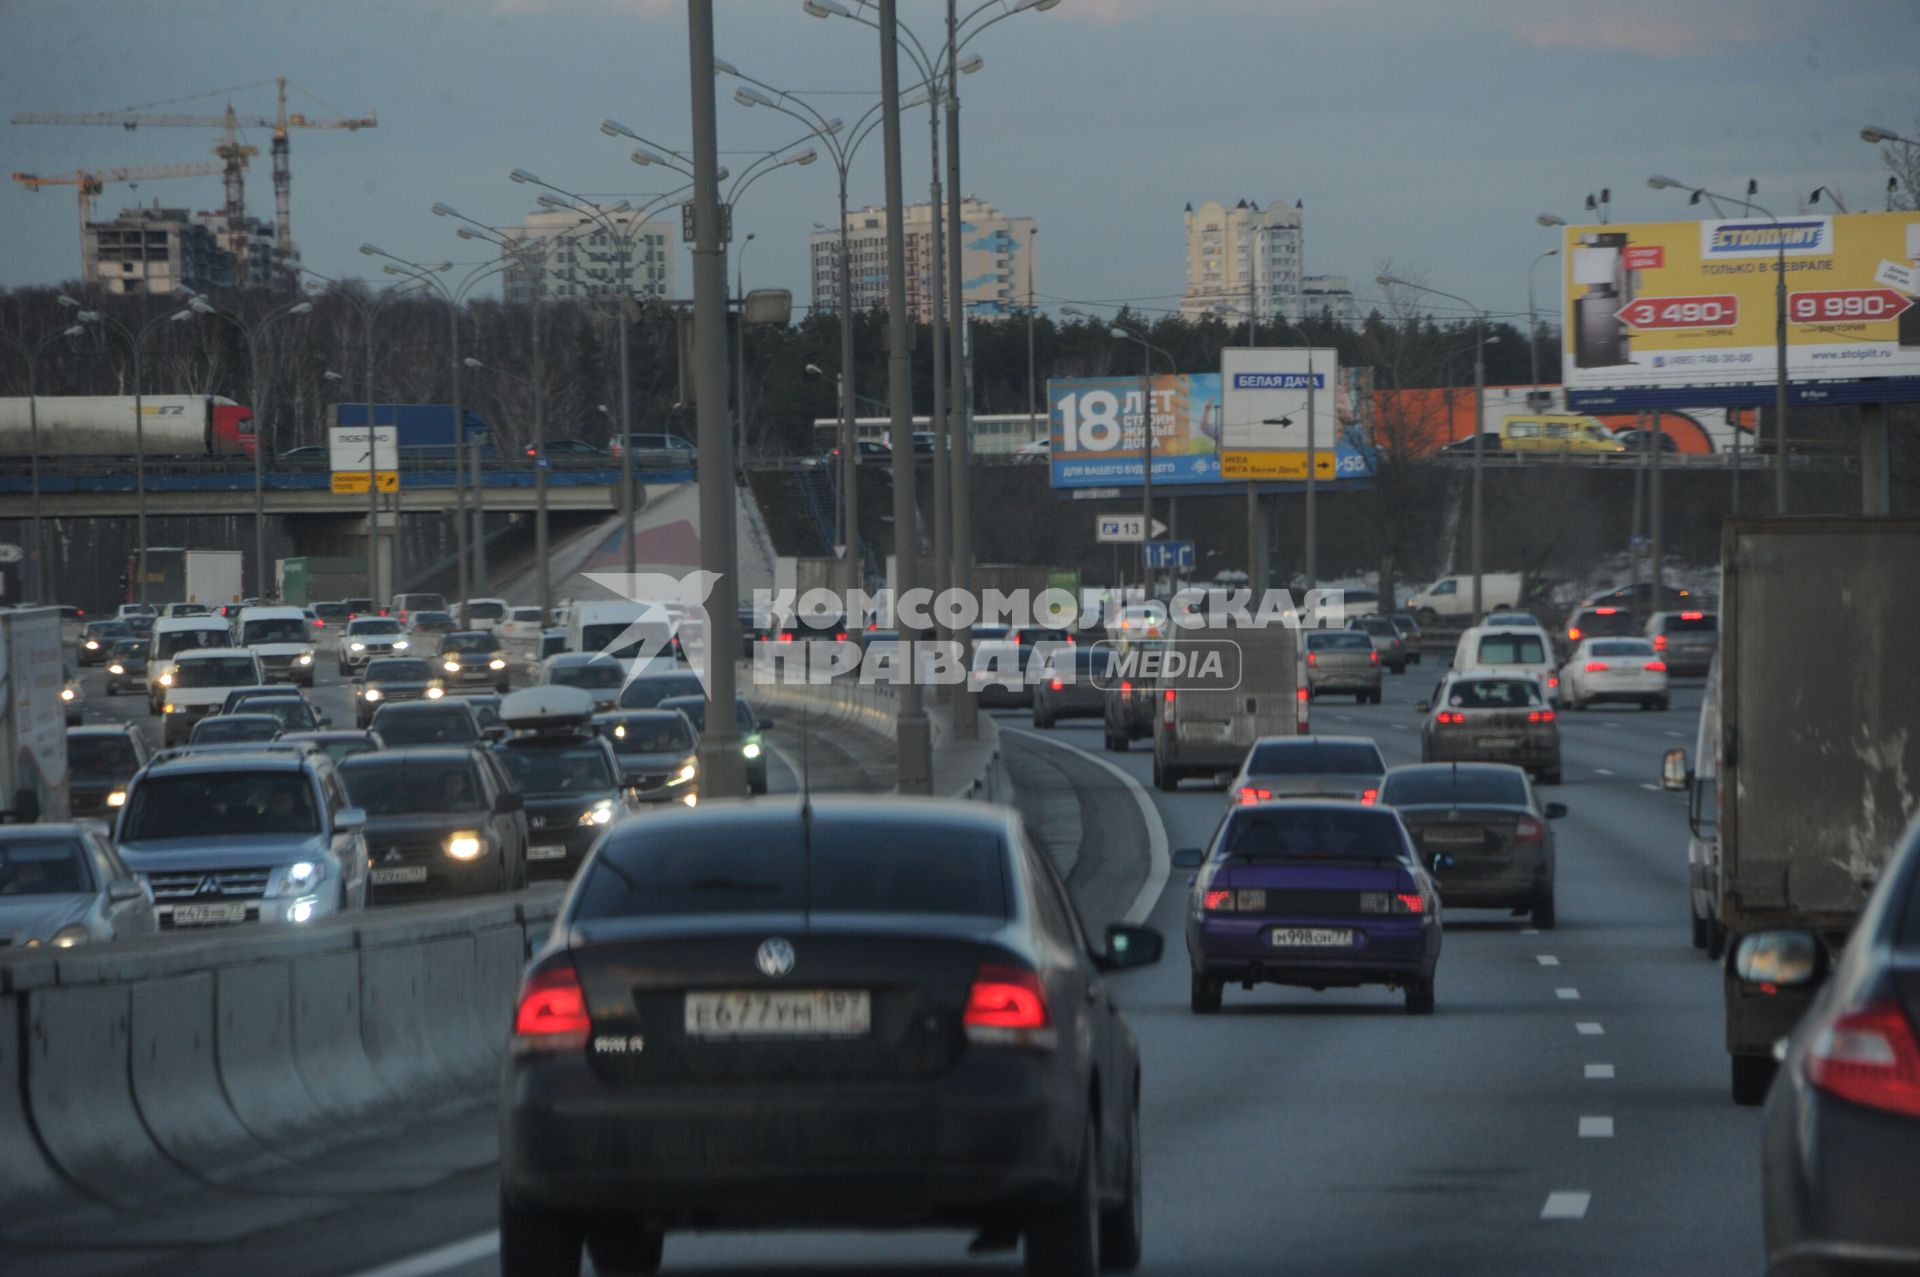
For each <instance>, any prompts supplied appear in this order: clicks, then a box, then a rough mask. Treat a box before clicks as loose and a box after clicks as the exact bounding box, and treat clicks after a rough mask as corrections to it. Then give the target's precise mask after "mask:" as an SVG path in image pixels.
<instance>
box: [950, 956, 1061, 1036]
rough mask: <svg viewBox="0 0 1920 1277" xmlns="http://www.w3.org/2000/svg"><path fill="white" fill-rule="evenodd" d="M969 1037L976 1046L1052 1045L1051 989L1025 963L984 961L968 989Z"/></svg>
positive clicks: (965, 1020)
mask: <svg viewBox="0 0 1920 1277" xmlns="http://www.w3.org/2000/svg"><path fill="white" fill-rule="evenodd" d="M961 1023H962V1024H963V1025H964V1026H965V1028H966V1031H967V1041H968V1042H971V1043H973V1044H974V1045H976V1046H1029V1047H1043V1048H1045V1047H1051V1046H1053V1045H1054V1042H1055V1037H1054V1033H1053V1029H1052V1027H1051V1025H1052V1020H1051V1018H1050V1017H1049V1016H1048V1014H1047V991H1046V989H1045V988H1043V987H1042V986H1041V984H1040V977H1039V976H1038V975H1036V974H1034V973H1033V972H1032V971H1029V970H1027V969H1026V968H1025V967H1016V966H1011V965H1007V964H1004V963H996V962H983V963H981V964H980V966H979V967H978V968H977V969H976V970H975V971H974V973H973V987H972V988H970V989H968V990H967V1009H966V1013H965V1014H964V1015H963V1016H962V1017H961Z"/></svg>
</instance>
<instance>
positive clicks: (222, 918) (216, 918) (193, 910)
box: [173, 904, 247, 927]
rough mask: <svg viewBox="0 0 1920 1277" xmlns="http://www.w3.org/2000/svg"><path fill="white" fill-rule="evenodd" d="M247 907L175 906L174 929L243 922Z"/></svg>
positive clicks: (230, 905) (219, 905) (245, 917)
mask: <svg viewBox="0 0 1920 1277" xmlns="http://www.w3.org/2000/svg"><path fill="white" fill-rule="evenodd" d="M246 920H247V907H246V906H245V905H238V904H205V905H175V906H174V907H173V925H174V926H176V927H210V926H215V925H218V924H219V923H223V922H245V921H246Z"/></svg>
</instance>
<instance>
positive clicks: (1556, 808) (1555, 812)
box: [1545, 803, 1567, 820]
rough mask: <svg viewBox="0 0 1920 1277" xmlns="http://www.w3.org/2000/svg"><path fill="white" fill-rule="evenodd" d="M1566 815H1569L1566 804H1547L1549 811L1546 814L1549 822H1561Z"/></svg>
mask: <svg viewBox="0 0 1920 1277" xmlns="http://www.w3.org/2000/svg"><path fill="white" fill-rule="evenodd" d="M1566 814H1567V805H1566V804H1565V803H1548V804H1547V810H1546V812H1545V815H1546V818H1547V819H1548V820H1559V819H1560V818H1561V817H1562V816H1565V815H1566Z"/></svg>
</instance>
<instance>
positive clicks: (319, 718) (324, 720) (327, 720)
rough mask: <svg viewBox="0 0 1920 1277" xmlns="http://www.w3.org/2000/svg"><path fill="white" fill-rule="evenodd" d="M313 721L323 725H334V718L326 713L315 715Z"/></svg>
mask: <svg viewBox="0 0 1920 1277" xmlns="http://www.w3.org/2000/svg"><path fill="white" fill-rule="evenodd" d="M313 721H314V722H316V723H318V724H319V725H320V726H322V727H331V726H333V719H332V718H331V717H329V716H328V715H326V714H315V715H314V716H313Z"/></svg>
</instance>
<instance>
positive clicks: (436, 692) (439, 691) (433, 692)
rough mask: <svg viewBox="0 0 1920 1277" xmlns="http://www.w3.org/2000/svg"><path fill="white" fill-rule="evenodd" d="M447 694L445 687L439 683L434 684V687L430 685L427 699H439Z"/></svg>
mask: <svg viewBox="0 0 1920 1277" xmlns="http://www.w3.org/2000/svg"><path fill="white" fill-rule="evenodd" d="M446 694H447V691H446V689H445V688H444V687H441V686H440V685H439V684H438V683H436V684H434V685H433V686H432V687H429V688H428V689H427V699H428V700H430V701H437V700H439V699H440V698H441V697H442V696H445V695H446Z"/></svg>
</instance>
